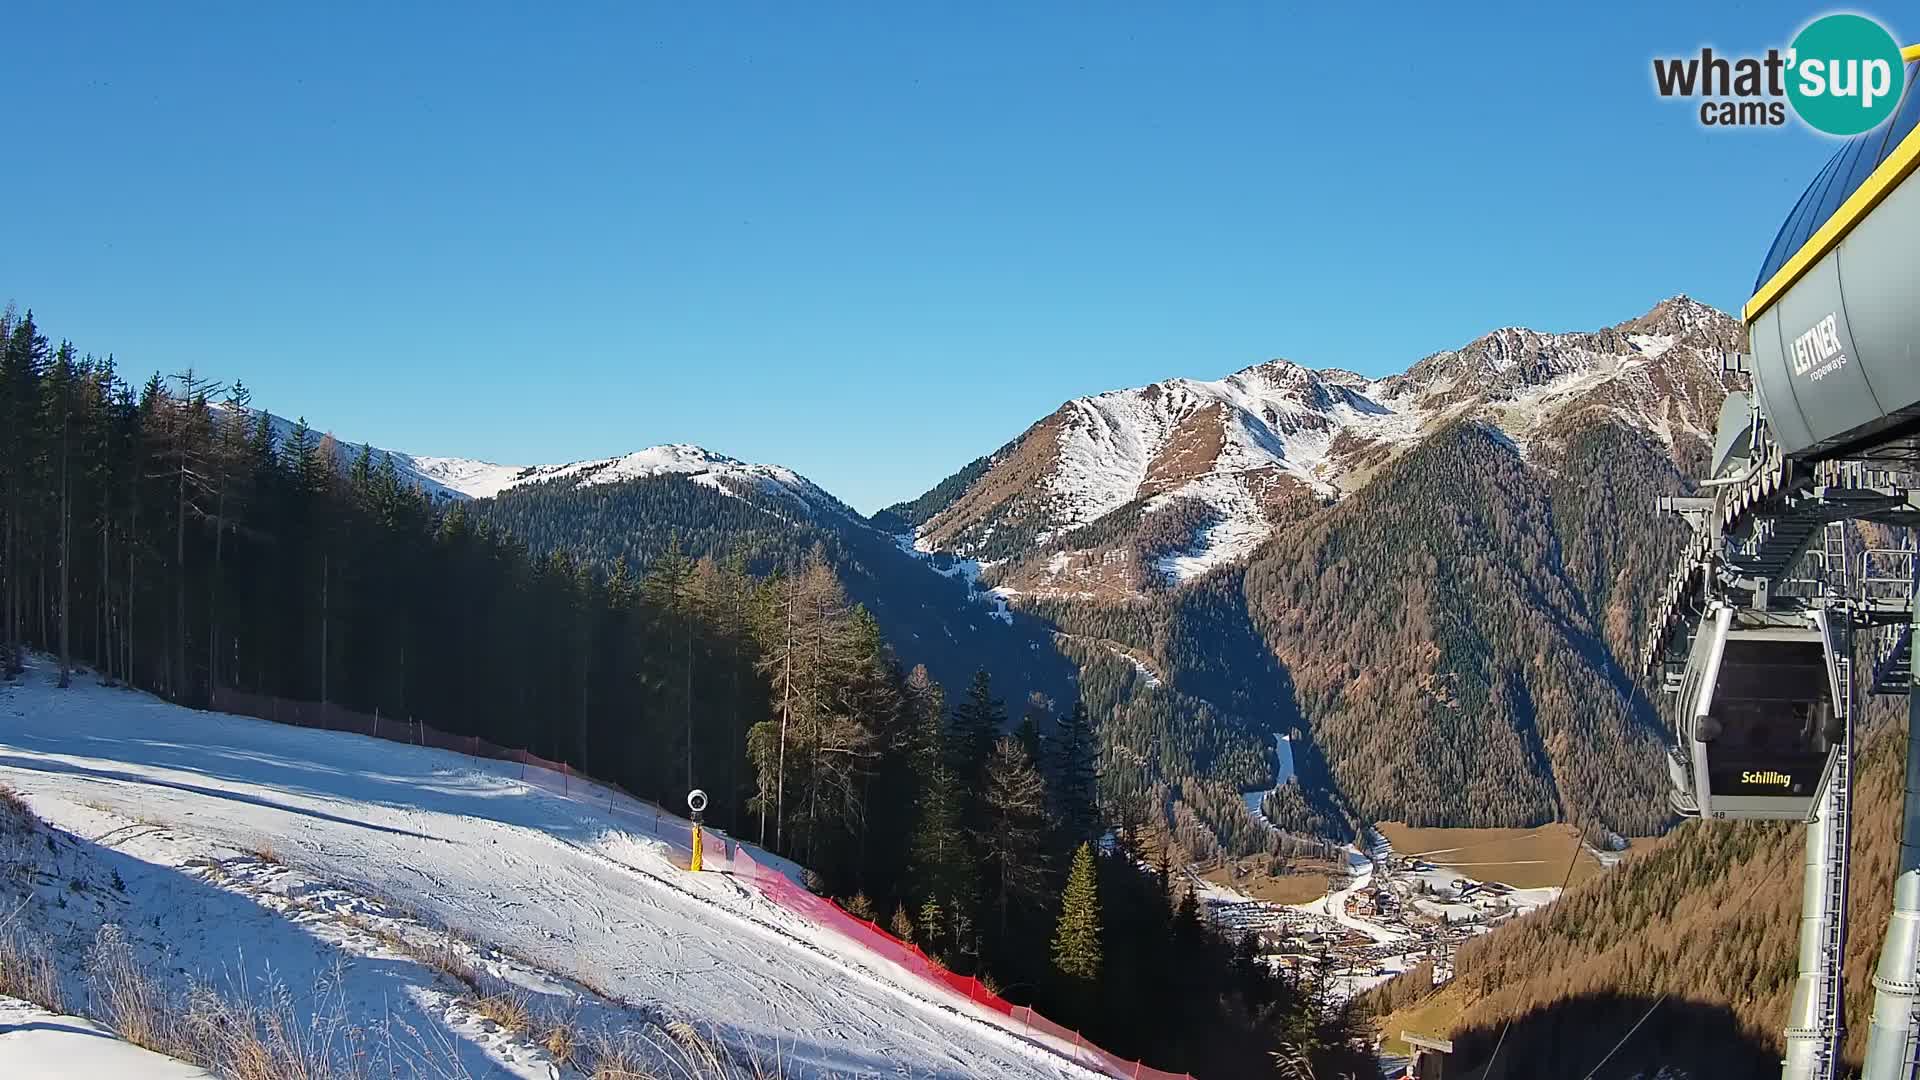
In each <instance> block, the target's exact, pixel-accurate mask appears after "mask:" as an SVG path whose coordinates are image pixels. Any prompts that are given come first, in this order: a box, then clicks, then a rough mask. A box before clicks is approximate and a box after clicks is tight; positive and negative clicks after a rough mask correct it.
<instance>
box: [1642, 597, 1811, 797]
mask: <svg viewBox="0 0 1920 1080" xmlns="http://www.w3.org/2000/svg"><path fill="white" fill-rule="evenodd" d="M1838 685H1839V682H1838V678H1837V675H1836V669H1835V666H1834V663H1833V659H1832V656H1831V649H1830V645H1829V636H1828V633H1827V625H1826V618H1825V616H1824V614H1823V613H1822V612H1819V611H1809V612H1805V613H1799V614H1792V615H1782V614H1780V613H1766V612H1758V611H1752V610H1749V609H1744V608H1736V607H1732V606H1729V605H1725V604H1720V603H1714V604H1712V605H1710V606H1709V607H1708V609H1707V611H1706V613H1705V615H1704V617H1703V619H1702V621H1701V625H1700V630H1699V633H1698V634H1696V635H1695V637H1694V640H1693V648H1692V650H1691V651H1690V652H1689V653H1688V656H1687V668H1686V673H1685V675H1684V676H1683V677H1682V679H1681V682H1680V688H1679V691H1678V693H1677V695H1676V697H1675V701H1674V703H1673V709H1674V712H1673V715H1674V735H1675V743H1674V746H1673V749H1672V753H1671V756H1670V760H1669V766H1670V769H1671V772H1672V778H1673V783H1674V791H1673V805H1674V809H1676V810H1677V811H1679V812H1680V813H1681V814H1683V815H1685V816H1688V817H1706V818H1716V819H1741V818H1751V819H1762V820H1779V821H1789V820H1790V821H1803V820H1805V819H1806V818H1807V816H1808V815H1809V814H1810V813H1811V812H1812V810H1813V804H1814V799H1815V797H1816V796H1817V794H1818V792H1819V788H1820V781H1821V778H1822V776H1823V775H1824V774H1825V772H1826V768H1827V762H1828V759H1829V758H1830V757H1831V755H1832V750H1833V748H1834V746H1835V745H1836V744H1837V743H1838V742H1839V740H1840V737H1841V734H1842V732H1841V724H1842V721H1841V720H1840V719H1839V718H1838V717H1837V716H1836V713H1835V710H1834V705H1833V703H1834V701H1835V695H1836V690H1837V687H1838Z"/></svg>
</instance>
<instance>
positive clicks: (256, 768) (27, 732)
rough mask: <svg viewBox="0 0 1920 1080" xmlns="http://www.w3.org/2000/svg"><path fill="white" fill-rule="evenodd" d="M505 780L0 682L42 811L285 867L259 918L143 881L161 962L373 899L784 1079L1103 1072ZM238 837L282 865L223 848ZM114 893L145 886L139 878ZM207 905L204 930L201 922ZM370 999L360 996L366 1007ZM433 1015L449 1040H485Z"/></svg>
mask: <svg viewBox="0 0 1920 1080" xmlns="http://www.w3.org/2000/svg"><path fill="white" fill-rule="evenodd" d="M519 777H520V766H518V765H511V764H508V763H505V762H489V761H479V760H476V759H472V758H467V757H464V756H461V755H458V754H453V753H449V752H446V751H440V750H434V749H429V748H424V747H415V746H407V745H404V744H397V743H392V742H386V741H380V740H375V739H369V738H364V737H360V736H354V735H345V734H339V733H331V732H321V731H314V730H309V729H302V728H294V727H288V726H283V725H276V724H272V723H268V722H265V721H258V720H252V719H246V718H239V717H233V716H227V715H222V714H218V713H203V712H196V711H193V710H189V709H184V708H179V707H176V706H172V705H168V704H166V703H164V702H161V701H159V700H157V699H155V698H153V697H150V696H148V695H145V694H140V693H135V692H131V691H127V690H124V689H110V688H106V687H102V686H99V685H98V684H97V681H96V680H95V679H94V678H93V677H92V676H90V675H79V676H76V678H75V679H74V685H73V686H72V687H71V688H70V689H68V690H64V691H62V690H58V689H56V688H55V687H54V686H53V685H52V673H51V671H50V670H49V665H48V664H47V663H46V662H45V661H44V660H42V661H39V662H37V663H36V664H34V665H33V666H32V668H31V669H30V670H29V672H28V674H27V676H26V677H25V679H23V680H22V681H21V682H20V683H18V684H15V685H10V686H6V687H5V688H0V783H4V784H7V785H9V786H11V787H13V788H14V789H15V790H16V791H18V792H20V794H21V795H23V796H24V797H25V799H26V801H27V803H28V804H29V805H30V806H31V807H32V809H33V810H34V812H35V813H36V814H38V815H39V816H40V817H41V818H42V819H43V820H45V821H47V822H48V823H49V824H51V825H54V826H57V827H59V828H62V829H66V830H68V831H71V832H73V833H75V834H76V835H77V836H78V837H80V838H82V839H83V840H86V841H92V842H93V843H95V844H96V845H99V846H100V847H102V848H111V849H113V854H114V856H115V857H116V858H118V857H120V856H129V857H131V858H133V859H135V860H143V862H142V863H141V866H142V868H143V869H144V868H145V867H146V866H148V865H151V868H152V869H154V870H155V871H156V872H165V871H168V870H172V871H176V872H183V868H186V867H189V866H191V865H192V864H193V863H194V861H195V859H196V858H198V859H200V860H206V859H225V860H227V865H229V866H232V867H234V868H235V870H234V872H233V873H230V874H227V875H223V879H222V880H223V881H229V882H230V881H231V880H233V879H235V878H238V879H243V880H242V883H243V884H244V879H247V878H253V879H260V878H268V879H271V878H273V877H275V876H278V875H290V876H292V877H294V878H295V879H296V880H297V882H298V883H300V884H296V885H294V886H280V887H277V888H275V887H270V886H265V885H262V884H260V882H259V881H258V880H256V881H255V887H254V888H252V889H251V890H247V891H244V892H243V893H242V895H245V896H251V897H252V899H253V900H255V901H256V902H257V903H259V904H261V905H263V906H265V907H266V908H268V909H269V910H267V911H266V912H265V913H264V915H263V916H262V918H264V919H265V921H266V922H267V923H268V924H271V925H270V926H267V927H261V928H256V927H255V926H254V922H255V920H253V919H235V918H234V917H233V915H232V897H230V896H228V897H222V898H216V899H217V900H218V903H217V904H216V905H215V908H213V909H207V910H198V909H195V910H179V909H180V908H191V907H192V906H193V905H194V904H195V903H198V901H193V900H188V899H182V898H181V897H183V896H186V897H191V896H193V895H195V894H194V893H193V891H191V890H184V889H173V890H148V892H151V893H153V894H154V895H160V894H162V893H164V894H165V895H167V896H170V897H172V899H171V900H169V901H168V905H169V907H170V908H173V909H172V910H154V911H146V910H138V911H130V912H125V913H122V917H123V918H124V919H125V921H127V922H128V923H130V924H132V923H135V922H138V923H141V924H151V926H150V927H149V930H148V932H149V933H150V934H151V933H156V932H157V933H159V934H162V935H167V936H170V937H178V938H179V939H180V940H181V941H183V942H188V941H189V939H190V944H191V947H190V948H189V947H182V948H181V949H180V952H179V955H177V956H176V957H174V958H173V962H174V963H175V964H177V965H178V966H181V967H191V966H192V965H193V964H194V963H195V962H196V961H199V962H210V963H214V964H220V963H227V964H231V963H232V962H234V961H239V962H242V963H244V962H245V960H246V957H248V956H252V957H254V958H255V960H256V961H257V960H258V958H259V957H260V956H261V955H262V954H263V953H264V954H265V955H267V956H268V957H272V956H274V955H275V952H276V949H278V950H279V951H284V949H283V948H280V947H278V946H274V945H270V944H267V943H265V942H262V941H255V942H253V944H252V949H251V951H249V939H250V937H252V936H253V935H255V934H256V933H258V934H262V935H265V934H268V933H271V934H273V935H280V936H284V935H285V934H286V933H287V932H289V927H290V926H291V929H292V931H293V932H295V933H299V934H304V935H307V936H312V937H317V938H326V937H327V936H328V935H330V934H333V933H334V931H335V928H334V927H332V926H331V925H328V924H326V922H325V919H324V917H323V916H324V915H325V911H326V909H327V908H328V907H329V906H330V905H331V906H332V907H334V908H344V909H353V908H365V907H367V905H369V904H376V905H384V906H383V907H381V909H380V910H381V911H404V912H406V913H407V917H408V918H409V919H411V920H414V921H415V922H417V923H418V924H420V925H434V924H438V925H440V926H444V927H448V928H452V929H456V930H458V931H460V932H461V933H462V934H464V935H466V936H467V937H468V938H470V939H471V940H472V942H474V943H475V944H476V945H477V946H480V947H482V948H483V949H492V950H497V951H498V954H499V956H500V958H502V960H503V963H505V965H506V966H507V967H514V966H516V965H517V966H518V967H520V968H521V969H523V970H520V971H519V973H518V974H517V975H515V974H514V973H513V972H507V973H506V975H507V977H508V978H509V979H510V981H512V982H515V983H517V984H518V985H520V986H521V987H522V988H523V989H524V990H527V991H529V992H532V993H534V994H535V996H536V997H538V996H539V994H540V993H541V992H542V990H543V989H554V990H558V989H560V988H561V986H562V985H563V984H564V985H565V986H572V987H581V986H585V987H591V988H593V989H594V990H596V991H599V992H603V993H604V994H606V995H608V996H609V997H611V998H617V999H620V1000H621V1001H622V1002H624V1003H625V1004H626V1006H627V1007H628V1008H629V1009H637V1010H641V1011H642V1012H644V1013H646V1014H649V1015H661V1016H666V1017H670V1018H674V1019H685V1020H688V1021H690V1022H692V1023H693V1024H695V1025H699V1026H703V1027H705V1028H707V1029H710V1030H713V1031H716V1032H719V1033H721V1034H722V1036H723V1037H724V1038H726V1039H728V1040H740V1041H742V1042H744V1043H747V1044H750V1045H753V1046H755V1047H758V1048H761V1049H764V1048H767V1047H777V1048H778V1051H779V1056H780V1058H781V1059H782V1060H783V1062H784V1065H785V1073H786V1075H787V1076H789V1077H811V1076H861V1077H864V1076H874V1077H878V1076H886V1077H903V1076H904V1077H1042V1078H1045V1077H1059V1078H1063V1080H1065V1078H1075V1080H1080V1078H1085V1077H1094V1076H1100V1075H1103V1074H1102V1073H1099V1072H1095V1071H1092V1070H1091V1069H1089V1068H1085V1067H1082V1066H1080V1065H1077V1064H1075V1063H1074V1062H1073V1061H1071V1060H1070V1057H1071V1056H1072V1054H1073V1050H1072V1048H1071V1047H1054V1046H1050V1045H1044V1044H1043V1043H1042V1042H1038V1041H1036V1040H1035V1038H1034V1037H1033V1036H1031V1035H1023V1034H1021V1033H1020V1032H1018V1031H1016V1030H1011V1029H1010V1028H1009V1026H1008V1021H1007V1020H1006V1019H1005V1018H1004V1017H1001V1016H999V1015H998V1014H996V1013H993V1012H991V1011H990V1010H987V1009H984V1008H979V1007H976V1006H973V1005H971V1004H970V1003H968V1002H967V1001H966V1000H965V999H964V998H960V997H957V996H956V995H953V994H952V993H950V992H948V991H946V990H944V989H943V988H939V987H935V986H932V985H929V984H927V983H925V982H924V981H921V980H918V979H916V978H914V977H913V976H911V975H909V974H907V973H906V972H904V971H902V970H900V969H898V968H896V967H893V966H892V965H891V964H889V963H888V962H887V961H885V960H884V959H882V958H880V957H878V956H876V955H874V954H872V953H869V952H867V951H866V950H864V949H862V948H860V947H859V946H857V945H855V944H853V943H852V942H849V941H848V940H846V939H845V938H844V937H841V936H840V935H838V934H836V933H834V932H833V931H831V930H828V929H825V928H823V927H819V926H816V925H813V924H811V923H809V922H807V921H806V920H805V919H803V918H801V917H800V916H798V915H795V914H794V913H792V912H790V911H788V910H786V909H784V908H782V907H780V906H778V905H776V904H774V903H773V902H772V901H770V900H768V899H767V898H766V897H764V896H763V895H761V894H760V892H759V891H758V890H756V889H754V888H753V887H751V886H750V885H749V884H746V883H744V882H742V881H740V880H738V879H736V878H734V877H732V876H729V875H726V874H701V875H693V874H689V873H688V872H686V871H685V870H682V869H680V867H679V866H678V865H676V859H677V861H678V862H680V863H682V864H684V861H685V854H684V851H683V850H681V846H680V845H682V844H683V843H684V838H685V835H686V834H685V824H684V823H683V822H680V821H678V820H677V819H673V818H671V817H670V816H663V817H662V825H661V828H660V830H659V833H660V836H659V838H656V836H655V835H654V830H653V829H652V828H651V827H650V826H649V825H648V824H647V823H645V822H644V821H643V819H642V818H641V817H640V815H637V814H633V813H630V812H628V813H615V814H611V815H610V814H609V813H608V808H607V807H606V806H605V805H599V806H596V805H594V804H593V803H592V802H590V801H581V800H577V799H570V798H564V797H562V796H560V795H559V794H557V793H549V792H546V791H544V790H541V789H539V788H537V787H534V786H529V785H528V784H526V783H523V782H522V781H521V780H520V778H519ZM123 841H124V842H123ZM254 851H262V852H266V851H270V852H271V853H272V861H273V862H276V863H282V864H284V867H280V868H275V867H274V866H272V865H255V864H254V863H252V862H250V861H249V860H247V859H244V858H241V859H232V858H231V857H232V856H233V855H234V853H236V852H240V853H245V852H254ZM755 856H756V858H760V859H761V860H762V861H763V862H772V863H776V864H777V862H778V861H777V860H772V859H771V858H770V857H765V856H760V855H759V853H755ZM123 876H125V875H123ZM174 876H176V877H177V876H180V874H179V873H175V874H174ZM199 891H200V892H205V891H206V889H205V888H201V889H200V890H199ZM290 892H297V893H301V894H303V895H316V896H320V897H321V898H322V900H323V901H324V902H321V903H318V904H314V903H307V904H302V905H298V907H299V914H300V916H301V919H300V920H297V921H296V922H295V923H293V924H289V923H288V919H289V918H292V917H293V916H294V914H295V913H296V912H295V910H294V907H284V909H283V910H279V911H275V910H272V909H274V908H276V907H281V906H282V905H281V904H280V903H279V902H278V901H275V900H274V897H276V896H277V897H280V898H281V900H284V899H285V897H286V896H287V895H288V894H289V893H290ZM128 895H145V893H143V892H142V889H141V888H139V887H137V885H136V887H134V888H130V889H129V890H128ZM326 897H332V899H331V900H326ZM110 899H111V898H110ZM120 902H123V903H124V902H126V901H124V900H122V901H120ZM242 906H243V907H244V906H245V905H242ZM316 908H317V909H319V910H320V912H321V915H320V916H316V917H312V918H309V917H310V916H313V911H314V910H315V909H316ZM210 918H212V919H213V920H215V921H217V923H218V924H219V925H216V926H208V925H204V924H205V923H206V922H207V921H208V920H209V919H210ZM189 926H191V929H189ZM175 928H177V929H178V931H179V932H178V933H177V934H174V933H173V930H174V929H175ZM169 947H170V948H171V947H173V944H172V942H170V943H169ZM223 949H224V950H227V954H226V955H224V956H222V955H221V950H223ZM505 958H511V961H510V962H509V961H506V960H505ZM203 974H206V975H208V976H215V975H218V974H219V972H218V971H207V972H204V973H203ZM294 974H295V977H296V978H297V977H298V974H299V973H298V972H296V973H294ZM543 978H544V979H545V980H546V982H545V984H544V985H543ZM378 992H384V991H378ZM375 993H376V991H373V990H370V991H368V992H367V994H366V996H367V997H368V998H369V999H370V1000H368V1001H367V1002H366V1004H365V1006H364V1007H365V1008H368V1009H374V1008H380V1007H384V1006H383V1005H382V1004H381V1003H380V1002H379V1001H378V1000H377V999H373V995H374V994H375ZM416 996H417V995H416ZM428 1004H433V1003H432V1002H429V1003H428ZM609 1007H611V1006H609ZM447 1015H448V1020H449V1022H448V1024H447V1028H448V1031H449V1033H450V1036H451V1037H453V1038H456V1039H462V1038H465V1039H477V1038H478V1037H479V1036H478V1035H476V1031H475V1027H474V1025H468V1024H462V1023H456V1022H452V1021H453V1020H455V1019H457V1017H456V1016H455V1015H454V1014H451V1013H449V1014H447ZM369 1019H372V1018H371V1017H369ZM484 1027H485V1025H479V1026H478V1029H479V1031H480V1033H481V1034H484ZM461 1049H462V1051H463V1052H462V1053H461V1057H462V1058H463V1059H471V1058H473V1057H474V1055H473V1054H470V1053H467V1052H465V1051H466V1050H467V1049H468V1048H466V1047H462V1048H461ZM480 1049H481V1050H482V1051H483V1053H482V1054H481V1055H480V1057H481V1058H482V1059H484V1060H486V1061H487V1062H489V1063H491V1064H492V1065H494V1066H496V1068H495V1069H494V1071H496V1072H497V1073H499V1074H501V1075H526V1076H536V1075H537V1076H544V1075H546V1071H545V1067H544V1063H540V1062H536V1061H529V1060H527V1059H526V1055H524V1054H522V1055H520V1057H519V1058H518V1059H515V1057H514V1055H513V1054H512V1053H510V1052H505V1051H502V1050H501V1049H500V1048H499V1047H497V1046H484V1047H481V1048H480ZM0 1064H3V1063H0ZM4 1072H6V1070H5V1068H4V1067H0V1073H4ZM476 1075H478V1074H476Z"/></svg>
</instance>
